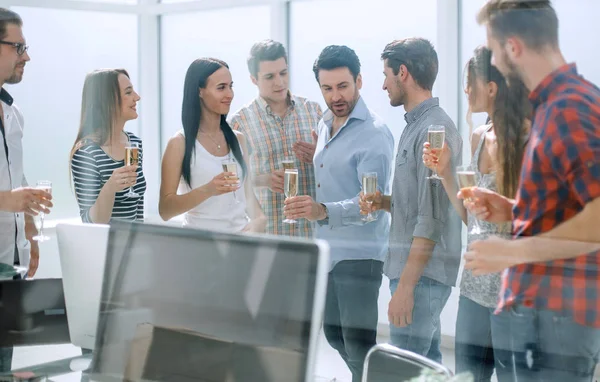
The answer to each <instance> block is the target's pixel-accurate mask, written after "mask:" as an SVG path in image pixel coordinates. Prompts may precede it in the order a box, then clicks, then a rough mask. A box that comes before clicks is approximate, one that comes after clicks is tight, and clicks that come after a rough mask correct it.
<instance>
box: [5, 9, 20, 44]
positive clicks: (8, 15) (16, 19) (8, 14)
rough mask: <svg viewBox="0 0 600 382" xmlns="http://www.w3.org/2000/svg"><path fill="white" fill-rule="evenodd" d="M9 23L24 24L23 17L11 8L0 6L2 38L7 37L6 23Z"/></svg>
mask: <svg viewBox="0 0 600 382" xmlns="http://www.w3.org/2000/svg"><path fill="white" fill-rule="evenodd" d="M8 24H14V25H17V26H22V25H23V19H21V16H19V14H18V13H16V12H13V11H11V10H10V9H6V8H0V39H1V38H4V37H6V25H8Z"/></svg>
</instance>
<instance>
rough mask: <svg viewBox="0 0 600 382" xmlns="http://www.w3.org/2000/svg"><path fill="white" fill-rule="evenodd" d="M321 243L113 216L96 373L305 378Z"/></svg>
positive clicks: (319, 286)
mask: <svg viewBox="0 0 600 382" xmlns="http://www.w3.org/2000/svg"><path fill="white" fill-rule="evenodd" d="M327 252H328V251H327V248H326V246H325V245H324V244H323V243H320V242H314V241H303V240H291V239H281V238H273V237H259V236H246V235H236V234H226V233H218V232H211V231H201V230H193V229H184V228H179V227H171V226H162V225H161V226H159V225H147V224H137V223H133V224H131V223H114V224H111V228H110V234H109V243H108V250H107V259H106V267H105V277H104V282H103V290H102V298H101V304H100V317H99V326H98V333H97V341H96V351H95V355H94V361H93V366H92V369H93V374H97V375H105V376H111V375H112V376H116V377H117V378H119V377H120V378H121V379H122V377H123V376H127V375H126V374H131V373H133V374H131V375H137V376H138V377H140V378H141V377H143V378H144V379H153V378H152V377H154V378H160V379H163V380H165V379H168V378H169V377H168V376H169V375H170V373H179V374H180V375H179V376H178V378H176V379H179V380H184V379H186V378H189V380H197V381H202V380H206V381H213V380H220V381H231V382H234V381H240V382H241V381H257V380H263V381H278V382H280V381H282V380H284V381H290V382H296V381H298V382H300V381H305V380H308V379H310V377H311V376H309V375H307V371H308V373H310V369H311V365H312V361H311V358H312V357H313V356H314V354H312V353H313V352H314V347H315V346H316V337H317V332H318V330H319V327H320V324H321V317H322V311H323V304H324V296H325V288H326V277H327V271H328V265H329V263H328V260H327V257H328V256H327ZM173 341H175V342H173ZM177 341H179V342H177ZM171 342H173V343H171ZM140 344H142V345H140ZM173 347H174V349H176V350H172V351H170V352H169V353H168V354H161V355H160V356H157V355H156V354H155V353H156V351H157V349H159V350H160V349H162V350H160V351H161V352H162V353H165V349H172V348H173ZM153 352H154V353H153ZM176 352H179V353H181V354H178V355H177V356H175V355H174V354H172V353H176ZM184 353H185V354H184ZM188 353H192V354H188ZM218 354H221V356H217V355H218ZM171 358H172V359H171ZM213 358H214V359H213ZM157 359H164V362H163V361H157ZM186 360H187V361H186ZM157 363H164V364H165V365H157ZM174 364H176V365H174ZM139 365H141V366H139ZM153 368H154V369H156V370H154V369H153ZM133 369H135V370H133ZM151 369H152V370H151ZM174 369H176V371H174ZM283 369H285V370H283ZM203 370H204V371H203ZM136 373H137V374H136ZM161 373H162V374H161ZM202 373H205V374H206V375H199V374H202ZM224 376H226V377H224ZM202 378H204V379H202ZM223 378H225V379H223ZM282 378H283V379H282ZM126 379H127V378H126ZM132 379H136V378H132Z"/></svg>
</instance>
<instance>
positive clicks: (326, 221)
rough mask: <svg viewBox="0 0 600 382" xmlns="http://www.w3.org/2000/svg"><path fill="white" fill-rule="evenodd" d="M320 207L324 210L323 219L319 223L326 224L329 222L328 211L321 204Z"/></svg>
mask: <svg viewBox="0 0 600 382" xmlns="http://www.w3.org/2000/svg"><path fill="white" fill-rule="evenodd" d="M321 206H323V210H325V218H323V219H321V220H320V221H321V222H323V223H328V222H329V210H327V206H326V205H325V204H323V203H321Z"/></svg>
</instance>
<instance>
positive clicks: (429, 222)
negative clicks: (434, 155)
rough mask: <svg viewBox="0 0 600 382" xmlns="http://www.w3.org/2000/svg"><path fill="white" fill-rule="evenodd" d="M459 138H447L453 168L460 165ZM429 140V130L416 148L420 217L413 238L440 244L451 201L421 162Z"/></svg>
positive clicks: (439, 182)
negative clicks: (424, 145) (422, 152)
mask: <svg viewBox="0 0 600 382" xmlns="http://www.w3.org/2000/svg"><path fill="white" fill-rule="evenodd" d="M459 138H460V137H454V136H453V135H447V136H446V144H448V145H449V146H450V150H451V151H452V163H451V166H452V168H455V167H456V166H457V165H459V164H460V155H461V153H462V143H461V140H460V139H459ZM427 140H428V138H427V130H426V129H425V131H424V132H423V133H422V134H421V136H420V137H419V139H418V140H417V146H416V147H415V158H416V165H417V183H418V197H417V200H418V215H417V224H416V226H415V229H414V231H413V237H421V238H425V239H429V240H431V241H434V242H436V243H439V242H440V240H441V237H442V233H443V227H444V224H445V223H446V220H447V218H448V210H449V207H450V199H449V198H448V195H447V194H446V191H445V190H444V186H443V185H442V182H441V181H440V180H433V179H427V177H429V176H430V175H431V170H429V169H428V168H427V167H426V166H425V164H424V163H423V161H422V160H420V158H421V155H418V154H419V153H420V150H421V149H422V147H423V144H424V143H425V142H427Z"/></svg>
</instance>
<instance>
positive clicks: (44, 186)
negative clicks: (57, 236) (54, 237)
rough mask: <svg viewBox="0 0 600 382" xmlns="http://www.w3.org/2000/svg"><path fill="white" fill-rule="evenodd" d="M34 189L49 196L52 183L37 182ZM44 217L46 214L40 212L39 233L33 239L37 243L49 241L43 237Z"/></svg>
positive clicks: (48, 238) (45, 181)
mask: <svg viewBox="0 0 600 382" xmlns="http://www.w3.org/2000/svg"><path fill="white" fill-rule="evenodd" d="M35 188H37V189H38V190H43V191H46V192H47V193H49V194H52V182H51V181H49V180H38V182H37V184H36V185H35ZM45 217H46V214H45V213H43V212H40V214H39V219H40V232H39V233H38V234H37V235H36V236H34V237H33V240H36V241H39V242H42V241H46V240H50V237H49V236H46V235H44V218H45Z"/></svg>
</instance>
